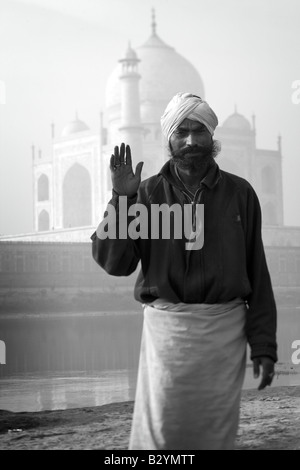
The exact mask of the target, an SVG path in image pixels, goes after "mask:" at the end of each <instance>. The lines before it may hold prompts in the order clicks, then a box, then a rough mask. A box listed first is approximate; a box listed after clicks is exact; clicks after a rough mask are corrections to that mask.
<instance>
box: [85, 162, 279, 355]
mask: <svg viewBox="0 0 300 470" xmlns="http://www.w3.org/2000/svg"><path fill="white" fill-rule="evenodd" d="M136 202H140V203H142V204H144V205H146V206H147V207H148V208H149V213H150V207H151V204H163V203H167V204H168V205H169V206H171V205H173V204H174V203H179V204H180V205H181V206H182V205H183V204H188V203H191V199H190V196H189V194H188V193H187V191H186V189H185V188H184V186H183V184H182V182H181V181H180V180H179V179H178V177H177V176H176V173H175V171H174V165H173V162H172V161H168V162H167V163H166V164H165V165H164V166H163V168H162V170H161V171H160V173H159V174H158V175H155V176H152V177H151V178H149V179H147V180H145V181H143V182H142V183H141V185H140V188H139V192H138V197H137V198H136V197H135V198H132V199H128V206H130V205H132V204H135V203H136ZM110 203H111V204H113V205H114V206H115V207H116V208H118V196H117V195H116V194H114V195H113V198H112V200H111V201H110ZM194 203H197V204H200V203H201V204H204V214H205V215H204V246H203V248H202V249H200V250H195V251H187V250H186V249H185V246H184V244H185V243H186V241H187V240H186V239H174V238H172V237H171V239H170V240H164V239H157V240H153V239H150V237H149V238H148V239H141V238H138V239H137V240H132V239H130V238H129V237H127V239H108V238H107V239H106V240H100V239H99V238H98V237H97V233H96V232H94V233H93V235H92V237H91V239H92V241H93V244H92V245H93V246H92V251H93V257H94V259H95V261H96V262H97V263H98V264H99V265H100V266H102V267H103V268H104V269H105V271H106V272H108V273H109V274H112V275H114V276H128V275H130V274H131V273H132V272H133V271H135V269H136V267H137V265H138V263H139V261H140V260H141V270H140V273H139V275H138V278H137V281H136V285H135V289H134V296H135V299H136V300H138V301H140V302H142V303H150V302H151V301H153V300H155V299H157V298H163V299H166V300H169V301H171V302H174V303H177V302H186V303H209V304H210V303H221V302H227V301H229V300H232V299H234V298H236V297H241V298H243V299H244V300H245V302H246V305H247V307H248V310H247V323H246V333H247V339H248V342H249V344H250V347H251V358H252V359H253V358H254V357H258V356H269V357H271V358H272V359H273V360H274V361H277V355H276V349H277V345H276V305H275V300H274V295H273V290H272V285H271V281H270V275H269V271H268V268H267V264H266V259H265V253H264V248H263V243H262V238H261V210H260V205H259V201H258V198H257V196H256V193H255V191H254V189H253V188H252V186H251V185H250V184H249V183H248V182H247V181H246V180H244V179H243V178H240V177H238V176H236V175H233V174H230V173H227V172H225V171H222V170H220V169H219V167H218V165H217V164H215V165H214V166H213V167H211V168H210V170H209V172H208V173H207V175H206V176H205V178H204V179H203V180H202V182H201V184H200V187H199V190H198V191H197V193H196V195H195V200H194ZM150 225H151V221H150V220H149V227H150ZM99 229H103V228H101V224H100V228H98V229H97V230H99ZM149 230H150V228H149Z"/></svg>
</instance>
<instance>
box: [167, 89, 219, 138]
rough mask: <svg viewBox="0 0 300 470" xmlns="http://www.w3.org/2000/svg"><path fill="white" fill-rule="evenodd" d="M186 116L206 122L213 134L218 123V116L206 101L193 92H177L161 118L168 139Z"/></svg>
mask: <svg viewBox="0 0 300 470" xmlns="http://www.w3.org/2000/svg"><path fill="white" fill-rule="evenodd" d="M186 118H188V119H191V120H192V121H198V122H201V123H202V124H204V125H205V127H206V128H207V129H208V131H209V132H210V133H211V135H213V134H214V131H215V128H216V127H217V125H218V118H217V116H216V115H215V113H214V112H213V110H212V109H211V108H210V106H209V105H208V104H207V102H206V101H204V100H202V98H200V97H199V96H195V95H192V94H191V93H177V95H175V96H174V97H173V98H172V99H171V101H170V102H169V104H168V106H167V107H166V109H165V112H164V114H163V115H162V117H161V119H160V122H161V127H162V131H163V133H164V135H165V136H166V137H167V139H168V140H170V137H171V135H172V134H173V132H174V131H175V129H176V128H177V127H178V126H180V124H181V123H182V121H183V120H184V119H186Z"/></svg>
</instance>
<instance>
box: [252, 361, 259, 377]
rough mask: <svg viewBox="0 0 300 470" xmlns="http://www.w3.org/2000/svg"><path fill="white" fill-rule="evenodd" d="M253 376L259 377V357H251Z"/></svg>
mask: <svg viewBox="0 0 300 470" xmlns="http://www.w3.org/2000/svg"><path fill="white" fill-rule="evenodd" d="M253 377H254V378H255V379H258V377H259V359H253Z"/></svg>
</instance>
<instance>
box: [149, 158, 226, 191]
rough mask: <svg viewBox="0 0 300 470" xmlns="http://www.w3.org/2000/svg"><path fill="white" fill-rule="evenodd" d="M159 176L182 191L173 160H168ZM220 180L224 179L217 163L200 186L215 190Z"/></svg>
mask: <svg viewBox="0 0 300 470" xmlns="http://www.w3.org/2000/svg"><path fill="white" fill-rule="evenodd" d="M158 175H162V176H163V177H164V178H165V179H166V180H167V181H168V182H169V183H170V184H172V185H173V186H176V187H178V188H179V189H182V183H181V181H180V180H179V179H178V177H177V175H176V172H175V168H174V163H173V161H172V160H168V161H167V162H166V163H165V164H164V166H163V167H162V169H161V170H160V172H159V173H158ZM220 178H222V175H221V171H220V168H219V166H218V165H217V163H216V162H215V163H214V165H213V166H212V167H210V169H209V170H208V172H207V174H206V175H205V177H204V178H203V179H202V181H201V183H200V184H202V185H204V186H206V187H207V188H209V189H213V188H214V186H216V184H217V183H218V181H219V180H220Z"/></svg>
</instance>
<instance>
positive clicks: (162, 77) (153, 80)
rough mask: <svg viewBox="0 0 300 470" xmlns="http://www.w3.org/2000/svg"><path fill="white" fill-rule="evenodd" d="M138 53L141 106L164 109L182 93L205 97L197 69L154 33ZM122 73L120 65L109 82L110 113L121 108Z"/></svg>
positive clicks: (107, 91) (137, 50) (108, 102)
mask: <svg viewBox="0 0 300 470" xmlns="http://www.w3.org/2000/svg"><path fill="white" fill-rule="evenodd" d="M136 52H137V57H138V59H140V62H139V66H138V72H139V74H140V76H141V78H140V82H139V91H140V102H141V105H142V106H143V103H145V104H146V103H151V104H154V103H155V104H156V103H157V104H159V103H160V104H161V105H162V106H164V107H165V106H166V104H167V103H168V102H169V100H170V99H171V98H172V97H173V96H174V95H175V94H176V93H178V92H179V91H185V92H191V93H194V94H197V95H199V96H201V97H202V98H204V86H203V81H202V79H201V77H200V75H199V73H198V72H197V70H196V69H195V67H194V66H193V65H192V64H191V63H190V62H188V60H186V59H185V58H184V57H182V56H181V55H180V54H178V53H177V52H176V51H175V49H174V48H173V47H170V46H168V45H167V44H165V43H164V42H163V41H162V40H161V39H160V38H159V36H158V35H157V34H156V32H155V31H154V32H153V33H152V35H151V36H150V38H149V39H148V41H146V43H145V44H143V45H142V46H140V47H137V48H136ZM120 74H121V64H118V65H117V67H116V68H115V69H114V71H113V72H112V74H111V75H110V77H109V79H108V82H107V87H106V107H107V110H108V111H109V110H110V109H113V108H114V109H116V108H117V107H119V105H120V101H121V92H120V79H119V77H120ZM159 107H160V106H159ZM153 117H154V116H153ZM154 118H155V119H156V118H157V116H155V117H154Z"/></svg>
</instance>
